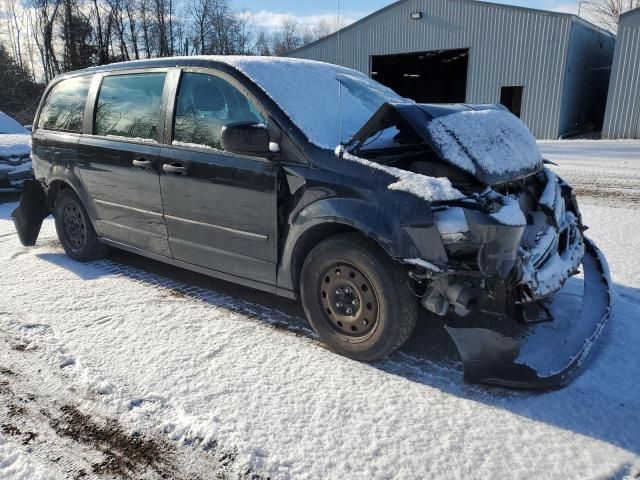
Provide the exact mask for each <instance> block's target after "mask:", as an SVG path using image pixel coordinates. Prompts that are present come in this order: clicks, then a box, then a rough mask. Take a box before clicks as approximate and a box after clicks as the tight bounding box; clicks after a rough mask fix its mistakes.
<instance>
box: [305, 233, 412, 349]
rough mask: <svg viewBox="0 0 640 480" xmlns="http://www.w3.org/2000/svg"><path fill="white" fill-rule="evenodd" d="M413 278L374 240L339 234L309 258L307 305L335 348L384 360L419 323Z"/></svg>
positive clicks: (309, 316) (313, 322)
mask: <svg viewBox="0 0 640 480" xmlns="http://www.w3.org/2000/svg"><path fill="white" fill-rule="evenodd" d="M408 278H409V277H408V275H407V273H406V270H405V268H404V267H403V266H402V265H401V264H399V263H398V262H396V261H394V260H392V259H391V258H390V257H389V256H388V255H387V254H386V253H385V252H384V251H383V250H382V249H381V248H380V247H379V246H378V245H377V244H376V243H375V242H373V241H371V240H369V239H366V238H364V237H362V236H361V235H358V234H355V233H347V234H341V235H336V236H335V237H331V238H329V239H327V240H325V241H323V242H321V243H320V244H318V245H317V246H316V247H315V248H314V249H313V250H312V251H311V253H309V255H308V256H307V258H306V259H305V262H304V265H303V267H302V273H301V278H300V295H301V299H302V306H303V307H304V310H305V313H306V315H307V319H308V320H309V323H310V324H311V326H312V327H313V329H314V330H315V331H316V333H317V334H318V335H319V336H320V338H321V339H322V340H323V341H324V342H325V343H326V344H327V345H328V346H329V347H330V348H331V349H333V350H334V351H336V352H338V353H340V354H342V355H345V356H347V357H350V358H353V359H355V360H361V361H373V360H380V359H383V358H385V357H387V356H388V355H389V354H390V353H392V352H393V351H394V350H396V349H397V348H399V347H400V346H401V345H402V344H403V343H405V342H406V341H407V339H408V338H409V337H410V336H411V333H412V332H413V328H414V327H415V323H416V318H417V316H418V302H417V299H416V297H415V296H414V295H413V293H412V292H411V291H410V289H409V286H408V283H407V281H408ZM354 301H355V302H354ZM349 309H350V310H349ZM356 309H357V310H356Z"/></svg>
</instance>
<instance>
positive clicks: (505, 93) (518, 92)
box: [500, 86, 524, 118]
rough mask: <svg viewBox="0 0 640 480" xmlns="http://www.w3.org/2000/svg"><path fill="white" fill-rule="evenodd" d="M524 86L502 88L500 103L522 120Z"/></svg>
mask: <svg viewBox="0 0 640 480" xmlns="http://www.w3.org/2000/svg"><path fill="white" fill-rule="evenodd" d="M523 89H524V87H522V86H512V87H502V88H501V89H500V103H501V104H502V105H504V106H505V107H507V108H508V109H509V111H510V112H511V113H513V114H514V115H515V116H516V117H518V118H520V113H521V112H522V91H523Z"/></svg>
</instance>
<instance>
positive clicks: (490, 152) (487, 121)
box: [347, 102, 543, 185]
mask: <svg viewBox="0 0 640 480" xmlns="http://www.w3.org/2000/svg"><path fill="white" fill-rule="evenodd" d="M393 128H395V129H396V131H399V132H401V135H402V136H404V137H405V138H407V135H406V132H405V134H404V135H403V134H402V130H403V129H404V130H406V129H407V128H410V129H411V130H412V135H409V137H413V140H412V141H411V143H415V141H416V140H415V138H418V139H419V141H421V142H424V143H426V144H427V145H429V146H430V147H431V148H432V149H433V150H434V151H435V152H436V153H437V154H438V156H439V157H440V158H441V159H442V160H443V161H445V162H447V163H449V164H451V165H454V166H455V167H458V168H460V169H461V170H464V171H466V172H468V173H470V174H471V175H473V176H475V177H476V178H477V179H478V180H480V181H481V182H483V183H485V184H487V185H495V184H498V183H504V182H508V181H512V180H515V179H518V178H522V177H524V176H527V175H529V174H531V173H533V172H536V171H539V170H540V169H541V168H542V167H543V159H542V155H541V154H540V151H539V150H538V146H537V144H536V140H535V138H534V136H533V135H532V134H531V132H530V131H529V129H528V128H527V127H526V125H525V124H524V123H522V121H521V120H520V119H519V118H517V117H516V116H515V115H513V114H511V113H510V112H509V111H508V110H506V109H505V108H504V107H502V106H501V105H494V104H488V105H465V104H452V105H437V104H417V103H413V102H406V103H386V104H384V105H383V106H382V107H381V108H380V109H379V110H378V112H376V114H375V115H374V116H373V117H371V119H370V120H369V121H368V122H367V123H366V124H365V125H364V126H363V127H362V129H361V130H360V131H359V132H358V133H357V134H356V135H355V136H354V137H353V138H352V139H351V141H350V142H349V143H348V144H347V149H348V150H351V151H353V152H354V153H355V154H356V155H358V153H359V152H360V149H361V148H362V147H364V146H366V145H367V141H368V140H370V139H371V138H374V137H375V136H377V135H380V132H384V131H385V130H387V131H393V130H392V129H393ZM395 138H398V137H397V136H396V137H395ZM402 146H403V144H402V141H399V142H398V143H396V144H395V145H394V144H393V143H388V144H387V145H384V146H383V147H382V148H385V149H386V148H394V147H402Z"/></svg>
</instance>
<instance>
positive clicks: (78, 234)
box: [62, 203, 87, 250]
mask: <svg viewBox="0 0 640 480" xmlns="http://www.w3.org/2000/svg"><path fill="white" fill-rule="evenodd" d="M62 221H63V225H64V233H65V235H66V237H67V240H68V241H69V243H70V244H71V247H72V248H73V249H74V250H80V249H81V248H83V247H84V246H85V245H86V243H87V226H86V224H85V221H84V216H83V215H82V212H81V210H80V207H79V206H78V205H76V204H75V203H68V204H66V205H65V207H64V210H63V212H62Z"/></svg>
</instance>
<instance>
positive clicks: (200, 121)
mask: <svg viewBox="0 0 640 480" xmlns="http://www.w3.org/2000/svg"><path fill="white" fill-rule="evenodd" d="M241 121H246V122H255V123H265V120H264V117H263V116H262V114H261V113H260V111H259V110H258V108H257V107H256V106H255V105H254V104H253V103H252V102H251V101H250V100H249V99H247V97H245V96H244V95H243V94H242V93H241V92H240V91H239V90H238V89H237V88H235V87H234V86H233V85H231V84H230V83H229V82H227V81H225V80H223V79H222V78H219V77H215V76H213V75H206V74H202V73H185V74H184V75H183V77H182V81H181V82H180V89H179V92H178V100H177V105H176V118H175V131H174V143H189V144H196V145H205V146H208V147H211V148H216V149H219V150H222V145H221V143H220V138H221V135H222V127H224V126H225V125H226V124H228V123H232V122H241Z"/></svg>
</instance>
